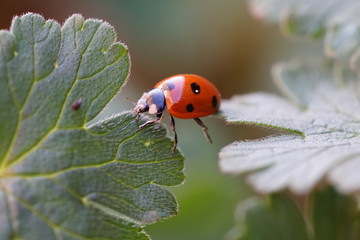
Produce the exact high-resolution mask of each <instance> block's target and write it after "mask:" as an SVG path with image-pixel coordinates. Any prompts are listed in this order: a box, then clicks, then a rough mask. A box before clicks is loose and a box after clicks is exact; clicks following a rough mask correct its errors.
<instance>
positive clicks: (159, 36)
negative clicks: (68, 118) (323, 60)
mask: <svg viewBox="0 0 360 240" xmlns="http://www.w3.org/2000/svg"><path fill="white" fill-rule="evenodd" d="M26 12H36V13H40V14H42V15H43V16H44V17H45V18H52V19H56V20H57V21H59V22H61V23H62V22H63V21H64V20H65V19H66V18H67V17H68V16H70V15H71V14H73V13H81V14H82V15H83V16H84V17H85V18H100V19H103V20H106V21H108V22H110V23H111V24H112V25H113V26H114V27H115V29H116V31H117V33H118V39H119V40H121V41H122V42H124V43H126V45H127V46H128V47H129V51H130V55H131V60H132V70H131V76H130V80H129V82H128V84H127V85H126V87H125V88H124V89H123V90H122V96H121V97H117V98H115V99H114V101H113V102H112V104H111V106H110V107H109V109H110V111H123V110H124V109H132V107H133V106H132V104H131V103H129V102H127V101H125V99H124V96H126V97H129V98H131V99H133V100H137V99H138V98H139V97H140V96H141V94H142V92H144V91H147V90H149V89H151V88H152V86H153V85H154V84H155V83H156V82H158V81H159V80H161V79H163V78H165V77H168V76H170V75H173V74H178V73H195V74H199V75H202V76H204V77H206V78H208V79H209V80H210V81H212V82H213V83H214V84H215V85H216V86H217V87H218V89H219V90H220V92H221V93H222V96H223V98H229V97H231V96H232V95H235V94H242V93H247V92H253V91H271V92H273V91H276V90H275V87H274V86H273V84H272V81H271V77H270V67H271V65H272V64H273V63H274V62H276V61H278V60H282V59H288V58H289V57H290V56H293V55H295V54H296V55H298V56H303V57H305V56H307V55H309V54H311V53H312V52H313V49H314V48H313V46H315V44H314V43H309V42H297V43H294V42H291V41H289V40H286V39H284V38H283V37H282V36H281V34H280V31H279V29H278V27H277V26H276V25H265V24H264V23H261V22H259V21H256V20H255V19H253V18H252V17H251V16H250V13H249V11H248V9H247V5H246V2H245V1H242V0H224V1H216V0H183V1H166V0H117V1H116V0H104V1H95V0H86V1H85V0H81V1H76V0H74V1H70V0H63V1H52V0H34V1H28V0H20V1H16V0H15V1H14V0H13V1H9V0H1V1H0V28H1V29H8V28H9V27H10V24H11V19H12V17H13V16H14V15H20V14H23V13H26ZM317 49H320V48H317ZM318 51H319V50H318ZM164 120H165V121H164V122H165V123H167V122H168V121H167V118H165V119H164ZM204 122H205V124H206V125H208V127H209V128H210V130H209V132H210V135H211V136H212V138H213V140H214V144H212V145H209V144H208V143H207V141H206V140H205V139H204V137H203V135H202V132H201V129H200V128H199V127H198V126H197V125H196V124H195V122H194V121H191V120H177V121H176V124H177V132H178V135H179V147H180V148H181V150H182V151H183V153H184V155H185V157H186V163H185V172H186V176H187V178H186V181H185V183H184V184H183V185H181V186H176V187H171V188H170V190H171V191H172V192H173V193H174V194H175V195H176V197H177V199H178V202H179V205H180V213H179V215H178V216H176V217H173V218H171V219H169V220H167V221H164V222H161V223H158V224H155V225H152V226H149V227H146V231H148V232H149V234H150V235H151V236H152V238H153V239H154V240H168V239H172V240H184V239H186V240H192V239H194V240H199V239H201V240H203V239H204V240H219V239H223V237H224V235H225V234H226V232H227V231H228V230H229V229H230V228H231V227H232V226H233V215H234V211H235V207H236V204H237V202H238V201H239V200H241V199H244V198H245V197H246V196H247V195H248V194H249V190H248V189H247V188H246V185H245V184H244V183H243V180H242V179H238V178H233V177H231V176H228V175H224V174H222V173H221V172H220V171H219V169H218V163H217V161H218V156H217V153H218V152H219V150H220V149H221V148H222V147H224V146H225V145H227V144H229V143H231V142H233V141H235V140H239V139H252V138H258V137H262V136H265V135H268V134H269V133H270V132H269V131H267V130H263V129H260V130H258V129H256V128H253V127H251V128H248V127H244V126H229V125H225V124H224V123H223V122H222V121H221V120H220V119H217V118H214V117H208V118H206V119H204Z"/></svg>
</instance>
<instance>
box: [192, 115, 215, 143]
mask: <svg viewBox="0 0 360 240" xmlns="http://www.w3.org/2000/svg"><path fill="white" fill-rule="evenodd" d="M194 120H195V122H196V123H197V124H199V125H200V127H201V129H202V130H203V132H204V136H205V138H206V139H207V140H208V141H209V142H210V143H212V140H211V137H210V135H209V133H208V132H207V130H208V128H207V126H205V124H204V123H203V122H202V121H201V120H200V118H194Z"/></svg>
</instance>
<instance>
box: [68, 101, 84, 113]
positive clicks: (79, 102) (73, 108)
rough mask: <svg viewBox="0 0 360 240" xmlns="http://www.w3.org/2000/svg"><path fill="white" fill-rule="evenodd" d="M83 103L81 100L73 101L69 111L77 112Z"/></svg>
mask: <svg viewBox="0 0 360 240" xmlns="http://www.w3.org/2000/svg"><path fill="white" fill-rule="evenodd" d="M83 102H84V99H83V98H79V99H77V100H75V101H74V102H73V103H72V104H71V109H72V110H74V111H77V110H78V109H79V108H80V106H81V104H82V103H83Z"/></svg>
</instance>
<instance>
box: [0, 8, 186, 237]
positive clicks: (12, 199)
mask: <svg viewBox="0 0 360 240" xmlns="http://www.w3.org/2000/svg"><path fill="white" fill-rule="evenodd" d="M128 74H129V56H128V52H127V49H126V47H125V46H124V45H123V44H121V43H119V42H116V34H115V32H114V29H113V28H112V27H111V26H110V25H109V24H108V23H105V22H102V21H100V20H94V19H89V20H86V21H84V19H83V17H82V16H80V15H73V16H72V17H70V18H69V19H67V21H66V22H65V23H64V25H63V26H62V27H61V26H60V25H59V24H58V23H56V22H54V21H51V20H50V21H45V20H44V19H43V18H42V17H41V16H39V15H34V14H27V15H24V16H22V17H16V18H14V20H13V23H12V26H11V29H10V31H1V32H0V92H1V95H0V163H1V167H0V206H1V209H2V211H1V213H0V223H1V224H0V239H2V240H6V239H49V240H51V239H90V238H93V239H148V236H147V234H146V233H145V232H144V231H143V229H142V227H143V225H146V224H149V223H153V222H156V221H159V220H160V219H162V218H166V217H169V216H172V215H174V214H176V211H177V203H176V201H175V199H174V197H173V196H172V194H171V193H169V192H168V191H167V190H165V189H164V188H163V187H161V186H160V185H167V186H168V185H176V184H179V183H181V182H182V181H183V178H184V176H183V173H182V168H183V158H182V156H181V155H180V154H179V153H177V154H175V155H173V154H172V153H171V147H172V142H171V141H170V139H168V138H166V132H165V130H164V128H162V127H160V126H158V125H156V126H153V127H152V128H146V129H143V130H141V131H139V130H138V129H137V126H138V124H139V123H137V122H135V120H134V117H133V114H132V113H129V112H124V113H121V114H117V115H114V116H111V117H108V118H106V119H104V120H101V121H100V122H97V123H94V124H92V125H89V124H88V123H89V121H91V120H92V119H93V118H94V117H95V116H97V115H98V114H99V112H100V111H101V110H102V109H103V108H104V107H105V105H106V104H107V103H108V102H109V101H110V100H111V99H112V98H113V97H114V95H115V94H116V93H117V92H118V90H119V89H120V87H121V86H122V85H123V84H124V83H125V81H126V79H127V77H128ZM80 99H81V100H80ZM80 103H81V104H80ZM74 104H75V105H74ZM76 105H77V106H76Z"/></svg>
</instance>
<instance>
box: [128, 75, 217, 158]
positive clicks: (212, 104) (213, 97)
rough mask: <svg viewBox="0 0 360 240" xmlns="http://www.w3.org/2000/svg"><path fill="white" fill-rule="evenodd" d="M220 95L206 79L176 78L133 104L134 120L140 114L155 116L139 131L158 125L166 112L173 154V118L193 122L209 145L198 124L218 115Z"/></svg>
mask: <svg viewBox="0 0 360 240" xmlns="http://www.w3.org/2000/svg"><path fill="white" fill-rule="evenodd" d="M220 102H221V95H220V93H219V91H218V90H217V88H216V87H215V86H214V85H213V84H212V83H211V82H209V81H208V80H207V79H205V78H203V77H201V76H198V75H194V74H178V75H174V76H171V77H168V78H165V79H164V80H161V81H160V82H158V83H157V84H156V85H155V87H154V89H152V90H150V91H149V92H145V93H144V94H143V95H142V97H141V98H140V99H139V101H138V102H137V103H136V105H135V108H134V113H135V115H136V119H138V118H139V116H140V113H143V112H148V113H149V114H156V119H154V120H150V121H147V122H146V123H144V124H142V125H141V126H139V129H142V128H144V127H145V126H148V125H150V124H154V123H156V122H159V121H161V118H162V115H163V112H164V111H165V109H167V110H168V112H169V115H170V128H171V129H172V130H173V131H174V147H173V152H175V150H176V145H177V134H176V130H175V120H174V117H177V118H182V119H191V118H192V119H194V120H195V122H196V123H197V124H199V125H200V127H201V128H202V130H203V132H204V136H205V138H206V139H207V140H208V141H209V142H210V143H212V140H211V138H210V135H209V134H208V132H207V130H208V128H207V127H206V126H205V124H204V123H203V122H202V121H201V120H200V117H205V116H208V115H211V114H214V113H216V112H217V111H218V109H219V107H220Z"/></svg>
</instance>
